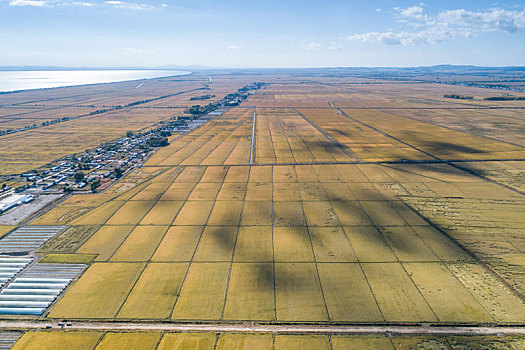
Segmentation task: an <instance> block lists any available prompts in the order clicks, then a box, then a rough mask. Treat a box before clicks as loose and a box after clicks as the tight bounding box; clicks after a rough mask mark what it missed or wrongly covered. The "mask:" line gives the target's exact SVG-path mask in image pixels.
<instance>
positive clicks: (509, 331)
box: [0, 320, 525, 336]
mask: <svg viewBox="0 0 525 350" xmlns="http://www.w3.org/2000/svg"><path fill="white" fill-rule="evenodd" d="M57 322H58V321H53V322H49V321H47V322H46V321H36V320H35V321H33V320H28V321H18V320H1V321H0V329H2V330H24V331H27V330H48V329H49V328H48V326H47V325H51V326H52V328H55V329H56V330H58V331H64V330H62V329H61V327H59V326H58V324H57ZM66 331H107V332H136V331H147V332H213V333H215V332H218V333H230V332H231V333H237V332H248V333H277V334H387V333H391V334H394V335H483V336H490V335H493V336H503V335H504V336H508V335H525V326H524V325H518V326H504V325H502V326H433V325H318V324H256V323H239V324H223V323H222V324H221V323H166V322H147V323H146V322H96V321H80V322H72V325H71V326H68V327H67V329H66Z"/></svg>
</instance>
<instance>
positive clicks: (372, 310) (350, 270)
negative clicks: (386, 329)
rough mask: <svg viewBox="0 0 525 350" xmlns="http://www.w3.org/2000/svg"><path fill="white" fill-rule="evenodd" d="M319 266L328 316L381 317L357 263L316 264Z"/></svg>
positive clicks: (372, 319) (344, 318) (351, 318)
mask: <svg viewBox="0 0 525 350" xmlns="http://www.w3.org/2000/svg"><path fill="white" fill-rule="evenodd" d="M318 269H319V276H320V278H321V285H322V286H323V291H324V297H325V299H326V306H327V308H328V313H329V315H330V320H332V321H353V322H380V321H383V316H382V315H381V312H380V311H379V307H378V305H377V303H376V300H375V298H374V295H373V294H372V291H371V289H370V286H369V285H368V282H367V280H366V277H365V275H364V274H363V271H362V270H361V267H360V266H359V264H340V263H338V264H319V265H318Z"/></svg>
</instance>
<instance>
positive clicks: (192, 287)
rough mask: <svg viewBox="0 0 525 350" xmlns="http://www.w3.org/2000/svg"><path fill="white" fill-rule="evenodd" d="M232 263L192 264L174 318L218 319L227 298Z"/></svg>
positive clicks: (176, 305) (174, 311)
mask: <svg viewBox="0 0 525 350" xmlns="http://www.w3.org/2000/svg"><path fill="white" fill-rule="evenodd" d="M229 272H230V264H229V263H193V264H191V266H190V269H189V271H188V276H187V277H186V280H185V282H184V285H183V286H182V290H181V292H180V296H179V299H178V300H177V303H176V304H175V309H174V310H173V314H172V316H171V318H173V319H182V320H185V319H192V320H217V319H219V318H220V317H221V314H222V309H223V306H224V299H225V296H226V286H227V281H228V274H229Z"/></svg>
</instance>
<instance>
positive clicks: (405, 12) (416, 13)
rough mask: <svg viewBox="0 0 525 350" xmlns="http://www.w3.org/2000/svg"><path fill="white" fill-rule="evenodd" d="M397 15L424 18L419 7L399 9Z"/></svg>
mask: <svg viewBox="0 0 525 350" xmlns="http://www.w3.org/2000/svg"><path fill="white" fill-rule="evenodd" d="M399 13H400V14H401V16H403V17H409V18H416V19H422V18H423V17H424V15H423V8H422V7H421V6H411V7H408V8H406V9H400V10H399Z"/></svg>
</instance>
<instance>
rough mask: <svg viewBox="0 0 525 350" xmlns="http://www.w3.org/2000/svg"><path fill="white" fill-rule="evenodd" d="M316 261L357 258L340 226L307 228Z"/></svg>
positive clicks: (341, 260)
mask: <svg viewBox="0 0 525 350" xmlns="http://www.w3.org/2000/svg"><path fill="white" fill-rule="evenodd" d="M309 232H310V237H311V240H312V246H313V249H314V254H315V260H316V261H317V262H354V261H357V258H356V256H355V254H354V250H353V248H352V246H351V245H350V241H349V240H348V238H347V236H346V235H345V233H344V231H343V229H342V228H341V227H311V228H309Z"/></svg>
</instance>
